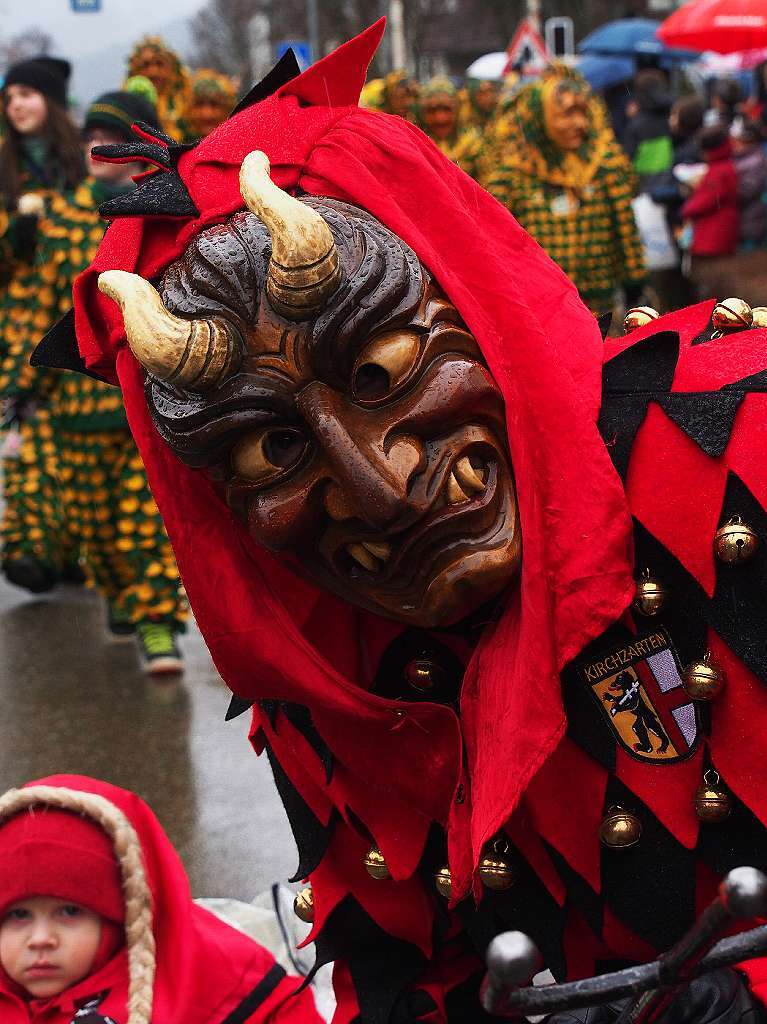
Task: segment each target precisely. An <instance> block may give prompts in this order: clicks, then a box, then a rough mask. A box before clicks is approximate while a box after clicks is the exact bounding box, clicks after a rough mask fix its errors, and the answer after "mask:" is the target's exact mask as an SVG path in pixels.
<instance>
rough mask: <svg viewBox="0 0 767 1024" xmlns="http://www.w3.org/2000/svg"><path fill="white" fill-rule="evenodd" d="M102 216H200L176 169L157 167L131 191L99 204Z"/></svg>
mask: <svg viewBox="0 0 767 1024" xmlns="http://www.w3.org/2000/svg"><path fill="white" fill-rule="evenodd" d="M99 213H100V214H101V216H102V217H108V218H110V219H111V218H114V217H199V216H200V211H199V210H198V209H197V207H196V206H195V204H194V202H193V201H192V197H191V196H190V195H189V192H188V191H187V187H186V185H185V184H184V183H183V181H182V180H181V177H180V175H179V174H178V172H177V171H156V172H155V173H154V174H150V175H149V176H148V177H146V178H143V179H142V180H141V181H140V182H139V184H138V185H137V186H136V188H134V189H133V191H132V192H128V193H126V194H125V195H121V196H116V197H115V198H114V199H110V200H108V201H107V202H106V203H102V204H101V206H100V207H99Z"/></svg>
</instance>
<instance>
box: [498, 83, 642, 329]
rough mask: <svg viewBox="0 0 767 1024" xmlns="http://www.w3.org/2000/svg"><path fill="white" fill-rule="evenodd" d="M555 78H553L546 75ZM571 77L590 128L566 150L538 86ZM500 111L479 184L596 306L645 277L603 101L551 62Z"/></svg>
mask: <svg viewBox="0 0 767 1024" xmlns="http://www.w3.org/2000/svg"><path fill="white" fill-rule="evenodd" d="M552 80H553V83H552ZM557 80H559V81H568V82H572V83H573V84H574V86H575V88H577V89H578V90H579V91H583V92H585V93H587V95H588V109H589V120H590V128H589V132H588V135H587V137H586V139H585V141H584V143H583V145H582V146H581V148H580V150H578V152H577V153H564V152H563V151H562V150H560V149H558V148H557V147H556V146H555V145H554V144H553V143H552V142H551V140H550V139H549V137H548V135H547V134H546V131H545V127H544V111H543V94H544V90H545V89H546V88H547V87H548V88H550V87H551V85H552V84H556V82H557ZM500 117H501V118H502V120H503V125H502V126H499V128H500V129H501V130H499V131H497V133H496V138H497V139H498V140H499V142H498V145H497V148H496V150H495V152H494V154H493V166H494V169H493V170H491V171H490V172H489V173H488V175H487V177H486V179H485V180H484V182H483V184H485V186H486V187H487V189H488V190H489V191H490V192H491V193H492V194H493V195H494V196H495V197H496V198H497V199H499V200H500V201H501V202H502V203H503V204H504V205H505V206H507V207H508V208H509V210H510V211H511V212H512V213H513V214H514V216H515V217H516V218H517V220H518V221H519V222H520V224H521V225H522V226H523V227H524V228H525V229H526V230H527V231H529V232H530V234H531V235H532V236H533V237H534V238H535V239H536V240H537V241H538V242H540V244H541V245H542V246H543V248H544V249H545V250H546V252H547V253H548V254H549V256H551V257H552V259H553V260H555V261H556V262H557V263H558V264H559V265H560V267H562V269H563V270H564V272H565V273H566V274H567V276H568V277H569V278H570V279H571V280H572V281H573V282H574V284H575V285H576V287H577V288H578V291H579V292H580V294H581V298H582V299H583V301H584V302H585V303H586V305H587V306H589V307H590V308H591V309H592V310H593V311H594V312H595V313H603V312H605V311H607V310H610V309H612V306H613V297H614V292H615V289H616V288H617V287H619V286H628V287H632V288H636V287H638V286H641V285H642V283H643V282H644V280H645V276H646V271H645V267H644V259H643V253H642V245H641V242H640V239H639V234H638V232H637V228H636V223H635V220H634V213H633V210H632V207H631V200H632V199H633V197H634V194H635V185H636V179H635V175H634V173H633V170H632V168H631V165H630V163H629V161H628V159H627V157H626V156H625V154H624V153H623V151H622V150H621V148H620V146H619V144H618V142H617V140H616V139H615V136H614V135H613V132H612V129H611V128H610V126H609V123H608V119H607V113H606V111H605V108H604V105H603V104H602V103H601V101H600V100H598V99H597V98H596V97H595V96H594V95H593V94H592V93H591V91H590V90H589V89H588V86H587V85H586V83H585V82H584V81H583V80H582V79H580V78H579V76H578V75H577V73H576V72H574V71H572V69H569V68H563V67H560V66H558V65H555V66H553V67H551V68H549V69H547V71H546V72H545V74H544V76H543V77H542V78H541V79H540V80H538V81H536V82H533V83H531V84H529V85H526V86H524V87H523V88H522V89H521V90H520V91H519V92H517V93H516V95H515V96H514V97H513V99H512V100H511V101H510V102H509V105H508V108H507V109H506V110H505V111H504V113H503V114H502V115H500Z"/></svg>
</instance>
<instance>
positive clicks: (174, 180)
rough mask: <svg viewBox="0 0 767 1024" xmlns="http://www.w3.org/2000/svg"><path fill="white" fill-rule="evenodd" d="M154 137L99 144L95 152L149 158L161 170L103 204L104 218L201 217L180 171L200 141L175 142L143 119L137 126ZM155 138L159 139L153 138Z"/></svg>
mask: <svg viewBox="0 0 767 1024" xmlns="http://www.w3.org/2000/svg"><path fill="white" fill-rule="evenodd" d="M137 127H138V128H140V129H141V130H142V131H144V132H146V133H147V134H148V135H150V136H151V140H150V139H145V138H139V140H138V141H131V142H124V143H119V144H117V145H112V146H97V147H96V148H95V149H94V153H95V154H96V155H97V156H99V155H101V156H105V157H107V158H108V159H109V160H120V159H123V160H130V159H133V160H136V159H142V158H143V159H146V160H148V161H150V162H151V163H153V164H156V165H159V166H160V168H162V169H161V170H158V171H155V173H154V174H149V175H147V176H146V177H144V178H142V179H141V180H140V181H139V183H138V184H137V186H136V188H134V189H132V190H131V191H130V192H126V193H125V194H124V195H120V196H116V197H115V198H114V199H110V200H108V201H107V202H106V203H102V204H101V206H100V207H99V213H100V214H101V216H102V217H106V218H109V219H112V218H114V217H199V216H200V211H199V210H198V209H197V207H196V206H195V204H194V202H193V200H192V197H191V196H190V195H189V191H188V190H187V187H186V185H185V184H184V182H183V181H182V180H181V175H180V174H179V171H178V161H179V160H180V158H181V157H182V155H183V154H184V153H186V152H188V151H189V150H190V149H194V147H195V146H196V145H197V143H194V142H185V143H178V142H174V141H173V139H171V138H169V136H167V135H165V134H164V133H163V132H161V131H160V130H159V129H157V128H152V127H151V126H150V125H147V124H145V123H143V122H139V123H138V125H137ZM152 140H155V141H152Z"/></svg>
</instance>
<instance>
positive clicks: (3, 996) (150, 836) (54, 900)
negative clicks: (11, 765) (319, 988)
mask: <svg viewBox="0 0 767 1024" xmlns="http://www.w3.org/2000/svg"><path fill="white" fill-rule="evenodd" d="M299 985H300V980H299V979H293V978H288V977H286V976H285V972H284V971H283V970H282V968H281V967H279V966H278V965H277V964H276V963H275V961H274V959H273V957H272V956H271V954H270V953H268V952H267V951H266V950H265V949H263V948H262V947H261V946H259V945H258V944H257V943H255V942H254V941H253V940H252V939H249V938H248V937H247V936H245V935H242V934H241V933H240V932H238V931H236V930H235V929H233V928H230V927H229V926H228V925H226V924H224V923H223V922H222V921H220V920H219V919H218V918H216V917H214V916H213V915H212V914H210V913H209V912H208V911H206V910H203V909H202V908H201V907H198V906H197V905H196V904H195V903H194V902H193V901H192V899H191V895H190V892H189V883H188V880H187V878H186V874H185V872H184V868H183V866H182V864H181V861H180V860H179V858H178V855H177V854H176V851H175V850H174V848H173V846H172V845H171V843H170V841H169V839H168V837H167V836H166V835H165V833H164V831H163V830H162V827H161V826H160V824H159V822H158V821H157V819H156V818H155V816H154V815H153V814H152V812H151V811H150V810H149V808H148V807H147V806H146V804H145V803H144V802H143V801H142V800H140V799H139V798H138V797H137V796H135V795H134V794H133V793H130V792H128V791H126V790H122V789H118V788H117V787H115V786H110V785H108V784H107V783H103V782H97V781H95V780H93V779H88V778H84V777H81V776H64V775H62V776H54V777H51V778H48V779H42V780H40V781H39V782H34V783H29V784H28V785H27V786H25V787H23V788H22V789H16V790H10V791H9V792H8V793H6V794H5V795H4V796H3V797H0V1020H1V1021H2V1022H3V1024H272V1022H274V1024H320V1020H321V1018H320V1017H319V1016H318V1015H317V1012H316V1010H315V1008H314V1003H313V998H312V995H311V993H310V992H309V991H308V990H305V991H302V992H297V989H298V987H299Z"/></svg>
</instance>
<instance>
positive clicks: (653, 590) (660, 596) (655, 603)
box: [634, 569, 667, 617]
mask: <svg viewBox="0 0 767 1024" xmlns="http://www.w3.org/2000/svg"><path fill="white" fill-rule="evenodd" d="M666 593H667V591H666V588H665V587H664V586H663V584H662V583H660V582H659V581H658V580H656V579H655V578H654V577H653V576H651V575H650V570H649V569H645V570H644V572H643V573H642V578H641V579H640V580H639V582H638V583H637V589H636V594H635V595H634V607H635V608H636V610H637V611H638V612H639V613H640V614H641V615H647V616H648V617H651V616H653V615H657V614H658V612H659V611H660V610H661V608H662V607H663V605H664V604H665V603H666Z"/></svg>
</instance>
